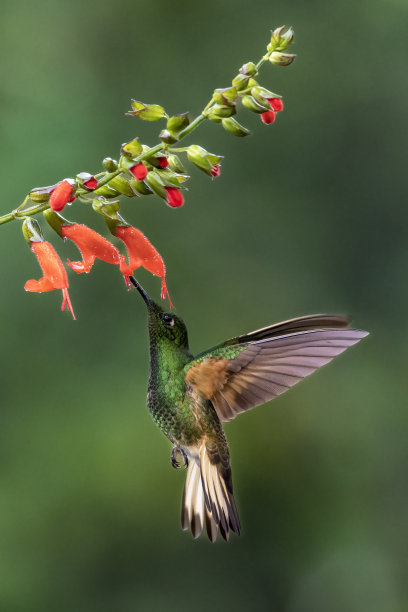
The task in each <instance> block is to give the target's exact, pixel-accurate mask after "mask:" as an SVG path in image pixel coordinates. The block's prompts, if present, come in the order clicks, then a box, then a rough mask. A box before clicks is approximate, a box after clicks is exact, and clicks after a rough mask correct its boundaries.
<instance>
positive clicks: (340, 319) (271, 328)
mask: <svg viewBox="0 0 408 612" xmlns="http://www.w3.org/2000/svg"><path fill="white" fill-rule="evenodd" d="M349 324H350V318H349V317H347V316H346V315H328V314H314V315H308V316H306V317H296V319H288V320H287V321H281V322H280V323H274V324H273V325H268V326H267V327H261V329H256V330H255V331H253V332H249V333H248V334H243V335H242V336H236V337H235V338H230V339H229V340H225V342H221V343H220V344H217V345H216V346H213V347H212V348H210V349H208V350H207V351H204V352H203V353H200V355H197V359H198V358H199V357H202V356H203V355H205V354H207V353H210V352H211V351H214V350H216V349H219V348H221V347H223V346H233V345H234V344H243V343H247V342H255V341H256V340H263V339H264V338H274V337H276V336H283V335H285V334H293V333H295V332H300V331H308V330H312V329H325V328H328V329H331V328H334V329H339V328H346V327H348V326H349Z"/></svg>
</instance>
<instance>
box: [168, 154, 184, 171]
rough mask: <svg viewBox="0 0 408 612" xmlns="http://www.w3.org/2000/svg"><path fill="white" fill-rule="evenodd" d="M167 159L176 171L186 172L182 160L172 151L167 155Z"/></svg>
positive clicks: (170, 166)
mask: <svg viewBox="0 0 408 612" xmlns="http://www.w3.org/2000/svg"><path fill="white" fill-rule="evenodd" d="M167 161H168V162H169V168H171V169H172V170H173V171H174V172H178V173H180V174H183V173H184V172H185V169H184V166H183V164H182V163H181V161H180V158H179V157H177V155H174V153H172V154H171V155H169V156H168V157H167Z"/></svg>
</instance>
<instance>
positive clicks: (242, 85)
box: [232, 74, 249, 91]
mask: <svg viewBox="0 0 408 612" xmlns="http://www.w3.org/2000/svg"><path fill="white" fill-rule="evenodd" d="M248 81H249V77H248V76H245V74H237V76H236V77H235V78H233V79H232V84H233V86H234V87H235V89H236V90H237V91H242V90H243V89H246V88H247V87H248Z"/></svg>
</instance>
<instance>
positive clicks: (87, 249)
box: [61, 223, 120, 274]
mask: <svg viewBox="0 0 408 612" xmlns="http://www.w3.org/2000/svg"><path fill="white" fill-rule="evenodd" d="M61 233H62V235H63V237H64V238H69V239H70V240H72V242H75V244H76V246H77V247H78V249H79V250H80V252H81V255H82V259H83V261H70V260H69V259H68V261H67V263H68V265H69V267H70V268H72V269H73V270H74V271H75V272H78V274H81V273H82V272H86V273H87V274H88V272H90V271H91V268H92V266H93V265H94V262H95V259H96V258H98V259H101V260H102V261H105V262H106V263H110V264H119V263H120V255H119V251H118V249H117V248H116V247H114V246H113V244H111V243H110V242H109V240H106V238H104V237H103V236H101V235H100V234H98V232H95V231H94V230H93V229H91V228H89V227H87V226H86V225H81V224H79V223H74V224H73V225H62V226H61Z"/></svg>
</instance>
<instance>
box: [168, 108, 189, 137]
mask: <svg viewBox="0 0 408 612" xmlns="http://www.w3.org/2000/svg"><path fill="white" fill-rule="evenodd" d="M189 123H190V118H189V116H188V113H182V114H180V115H174V116H173V117H170V119H167V129H168V131H169V132H172V133H174V134H177V132H181V130H184V128H186V127H187V126H188V125H189Z"/></svg>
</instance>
